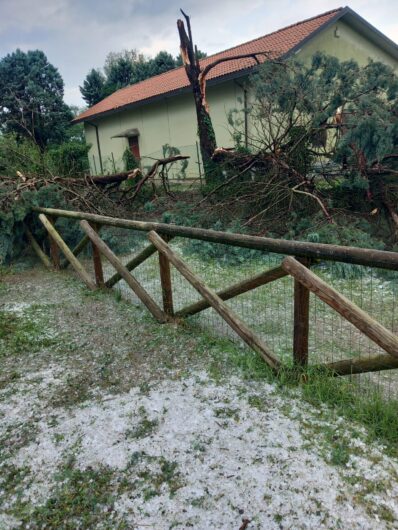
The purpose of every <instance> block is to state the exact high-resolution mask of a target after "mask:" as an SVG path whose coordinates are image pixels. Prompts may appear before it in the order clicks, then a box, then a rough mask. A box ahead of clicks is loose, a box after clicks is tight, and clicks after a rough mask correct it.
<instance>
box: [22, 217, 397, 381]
mask: <svg viewBox="0 0 398 530" xmlns="http://www.w3.org/2000/svg"><path fill="white" fill-rule="evenodd" d="M35 211H36V212H37V213H38V214H39V219H40V221H41V223H42V224H43V226H44V227H45V229H46V230H47V232H48V235H49V240H50V245H49V246H50V258H49V257H48V256H47V255H46V254H45V253H44V252H43V250H42V249H41V247H40V245H39V244H38V243H37V241H36V240H35V239H34V237H33V235H32V233H31V232H30V231H29V229H28V228H26V234H27V238H28V240H29V242H30V244H31V246H32V248H33V249H34V251H35V252H36V253H37V255H38V256H39V258H40V259H41V261H42V262H43V264H44V265H45V266H46V267H51V268H55V269H60V268H65V267H67V266H68V265H69V264H70V265H71V266H72V267H73V268H74V269H75V271H76V273H77V274H78V276H79V278H80V279H81V280H82V281H83V282H84V283H85V285H86V286H87V287H88V288H89V289H91V290H95V289H98V288H112V287H113V286H115V285H116V284H117V283H118V282H119V281H120V280H121V279H123V280H124V281H125V282H126V283H127V285H128V286H129V287H130V288H131V289H132V291H133V292H134V293H135V295H136V296H137V297H138V298H139V299H140V300H141V302H142V303H143V304H144V305H145V307H146V308H147V309H148V311H149V312H150V313H151V314H152V315H153V317H154V318H155V319H156V320H157V321H159V322H160V323H165V322H169V321H175V320H178V319H180V318H185V317H189V316H190V315H194V314H197V313H199V312H201V311H203V310H205V309H207V308H208V307H212V308H213V309H214V310H215V311H216V312H217V313H218V314H219V315H220V316H221V318H222V319H223V320H224V321H225V322H226V323H227V324H228V325H229V326H230V327H231V328H232V329H233V330H234V331H235V332H236V333H237V334H238V335H239V336H240V337H241V339H242V340H243V341H244V342H245V343H246V344H247V345H248V346H249V347H250V348H252V349H253V350H255V351H256V352H258V353H259V354H260V355H261V356H262V357H263V359H264V360H265V362H266V363H267V364H268V365H269V366H270V367H271V368H272V369H273V370H276V371H277V370H278V369H280V368H281V366H282V363H281V361H280V360H279V359H278V358H277V356H276V355H275V354H274V352H273V351H272V349H271V348H270V347H269V345H268V344H266V343H265V342H264V340H263V339H261V338H260V337H259V336H258V335H257V334H256V333H254V332H253V331H252V330H251V329H250V328H249V327H248V326H247V324H246V323H245V322H243V321H242V320H241V318H240V317H239V316H238V315H237V314H236V313H235V312H234V311H233V310H232V309H231V308H230V307H229V306H228V305H227V304H226V303H225V301H226V300H229V299H231V298H234V297H236V296H239V295H241V294H243V293H246V292H248V291H251V290H253V289H256V288H258V287H260V286H263V285H266V284H269V283H271V282H275V281H277V280H278V279H280V278H282V277H284V276H288V275H290V276H291V277H292V278H293V280H294V327H293V351H292V356H293V362H294V364H295V365H296V366H298V367H305V366H306V365H307V364H308V336H309V329H310V322H309V307H310V306H309V304H310V296H309V295H310V292H312V293H314V295H315V296H317V297H318V298H319V299H320V300H322V301H323V302H324V303H326V304H327V305H329V306H330V307H331V308H332V309H333V310H335V311H336V312H337V313H339V314H340V315H341V316H342V317H343V318H344V319H346V320H347V321H348V322H350V323H351V324H353V325H354V326H355V327H356V328H357V329H358V330H359V331H360V332H361V333H363V334H364V335H365V336H366V337H368V338H369V339H370V340H371V341H373V342H374V343H376V344H377V345H378V346H379V347H380V348H382V349H383V350H384V351H385V352H386V353H385V354H382V355H376V356H373V357H371V358H367V359H362V358H357V359H346V360H341V361H338V362H333V363H326V364H323V365H322V366H323V367H325V368H326V369H328V370H329V371H330V374H331V375H348V374H359V373H365V372H374V371H380V370H389V369H394V368H398V337H397V336H396V335H394V334H393V333H392V332H391V331H390V330H388V329H387V328H385V327H384V326H383V325H382V324H380V323H379V322H377V321H376V320H375V319H373V318H372V317H371V316H370V315H368V314H367V313H366V312H365V311H363V310H362V309H361V308H360V307H358V306H357V305H356V304H354V303H353V302H352V301H350V300H349V299H348V298H346V297H345V296H343V295H342V294H341V293H340V292H338V291H337V290H336V289H335V288H333V287H332V286H331V285H329V284H327V283H326V282H325V281H323V280H322V279H321V278H319V277H318V276H317V275H316V274H314V273H313V272H312V271H311V265H312V264H313V263H314V261H316V260H329V261H339V262H344V263H352V264H358V265H365V266H369V267H379V268H383V269H390V270H396V271H398V253H395V252H386V251H379V250H372V249H359V248H353V247H344V246H338V245H325V244H317V243H307V242H299V241H287V240H279V239H270V238H265V237H256V236H248V235H243V234H232V233H225V232H218V231H214V230H205V229H200V228H191V227H185V226H176V225H169V224H163V223H154V222H141V221H132V220H126V219H119V218H113V217H106V216H101V215H96V214H89V213H84V212H74V211H66V210H58V209H52V208H35ZM59 217H63V218H69V219H74V220H79V221H80V226H81V228H82V230H83V231H84V233H85V236H84V237H83V239H82V240H81V242H80V243H79V244H78V245H77V246H76V247H75V248H74V249H70V248H69V247H68V246H67V245H66V243H65V242H64V240H63V239H62V237H61V235H60V234H59V233H58V231H57V230H56V229H55V227H54V224H55V221H56V219H57V218H59ZM102 226H113V227H121V228H126V229H130V230H137V231H144V232H147V233H148V239H149V242H150V243H149V245H148V246H147V247H145V248H144V250H142V251H141V252H139V253H138V254H136V255H135V256H134V257H133V258H132V259H130V260H129V261H128V262H127V263H126V264H123V263H122V262H121V260H120V259H119V258H118V257H117V256H116V255H115V254H114V253H113V252H112V250H111V249H110V248H109V246H108V245H107V244H106V243H105V242H104V241H103V240H102V239H101V237H100V235H99V231H100V229H101V227H102ZM173 237H183V238H188V239H197V240H202V241H209V242H213V243H223V244H225V245H233V246H237V247H244V248H250V249H256V250H262V251H265V252H274V253H277V254H283V255H286V257H285V258H284V259H283V260H282V261H281V263H280V265H279V266H278V267H275V268H273V269H270V270H266V271H264V272H262V273H260V274H257V275H255V276H253V277H251V278H248V279H245V280H243V281H240V282H238V283H235V284H233V285H231V286H230V287H228V288H226V289H223V290H221V291H218V292H215V291H213V290H212V289H210V288H209V287H208V286H207V285H206V284H205V283H204V282H203V281H202V280H201V279H200V278H199V277H198V276H197V275H196V274H195V273H194V272H193V271H192V270H191V269H190V268H189V267H188V265H187V264H186V263H185V261H184V260H183V259H182V258H181V257H180V256H179V255H178V254H177V253H176V252H175V251H174V250H173V249H172V248H171V247H170V245H169V242H170V240H171V239H172V238H173ZM87 244H91V245H92V251H93V252H92V255H93V264H94V276H95V278H92V277H91V276H90V274H89V273H88V272H87V271H86V270H85V268H84V267H83V265H82V263H81V262H80V261H79V260H78V258H77V256H78V255H79V254H80V252H81V251H82V250H83V249H84V248H85V247H86V246H87ZM156 252H157V253H158V255H159V275H160V283H161V289H162V301H163V304H162V307H161V306H159V305H158V304H157V302H156V301H155V300H154V299H153V298H152V297H151V295H150V294H149V293H148V292H147V291H146V290H145V288H144V287H143V286H142V285H141V284H140V283H139V282H138V281H137V279H136V278H135V277H134V276H133V274H132V273H131V271H133V270H134V269H135V268H137V267H138V266H139V265H140V264H142V263H143V262H144V261H145V260H147V259H148V258H149V257H150V256H152V255H153V254H155V253H156ZM60 253H62V254H63V255H64V257H65V258H66V261H64V262H62V261H61V258H60ZM101 255H102V256H104V257H105V258H106V259H107V260H108V261H109V263H110V264H111V265H112V266H113V268H114V269H115V273H114V274H113V276H111V277H110V278H109V279H108V280H107V281H105V280H104V274H103V271H102V262H101ZM170 265H172V266H173V267H175V269H176V270H177V271H178V272H179V273H180V274H181V275H182V276H183V277H184V278H185V279H186V280H187V281H188V282H189V283H190V284H191V285H192V287H193V288H194V289H195V290H196V291H197V292H198V293H200V295H201V297H202V299H201V300H199V301H198V302H195V303H193V304H190V305H188V306H186V307H184V308H183V309H180V310H179V311H177V312H175V311H174V303H173V286H172V280H171V272H170Z"/></svg>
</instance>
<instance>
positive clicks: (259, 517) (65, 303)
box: [0, 267, 398, 530]
mask: <svg viewBox="0 0 398 530" xmlns="http://www.w3.org/2000/svg"><path fill="white" fill-rule="evenodd" d="M239 355H240V356H241V355H248V356H250V355H251V356H252V355H253V354H252V353H251V352H245V351H243V350H241V349H239V347H238V346H237V345H234V344H232V343H230V342H229V341H228V340H226V339H222V340H221V339H220V340H217V339H214V338H211V337H209V336H207V335H206V334H204V333H203V332H199V330H198V329H197V328H195V327H193V326H190V325H188V324H180V325H171V324H167V325H159V324H157V323H156V322H154V321H153V320H152V319H151V317H150V316H149V315H148V314H147V313H146V312H145V310H144V309H143V308H142V307H141V306H135V305H134V304H132V303H128V302H125V301H123V300H120V298H119V297H118V296H115V295H114V294H112V293H103V292H95V293H89V292H88V291H87V290H86V289H85V288H84V287H82V286H81V285H80V284H79V282H78V281H77V280H76V279H74V278H73V277H72V276H71V275H69V274H67V273H51V272H48V271H44V270H43V269H41V268H39V267H36V268H34V269H27V270H21V271H19V272H12V273H10V274H6V275H3V276H2V278H1V283H0V358H1V368H0V467H1V471H0V504H1V506H0V509H1V515H0V528H1V529H11V528H33V529H35V528H51V529H53V528H54V529H58V528H65V529H75V528H87V529H92V528H93V529H94V528H98V529H115V528H116V529H137V530H145V529H147V528H153V529H156V530H166V529H172V528H180V529H186V528H194V529H199V530H202V529H203V530H205V529H206V530H207V529H210V528H212V529H217V530H221V529H222V530H224V529H228V530H230V529H231V530H244V529H248V530H252V529H271V530H273V529H322V528H324V529H358V530H359V529H384V528H389V529H390V528H398V483H397V476H398V474H397V473H398V462H397V461H396V459H394V458H392V457H390V456H388V454H387V452H386V450H385V448H384V447H382V446H381V445H376V444H369V443H368V442H366V431H365V430H364V429H363V427H361V426H359V425H351V426H350V427H347V425H346V423H345V422H344V421H343V419H342V418H339V417H336V416H335V415H334V414H333V411H331V410H329V409H327V408H326V407H324V408H320V409H318V410H314V409H313V408H312V407H310V405H309V404H307V403H305V402H304V401H302V400H301V399H300V396H299V393H298V391H289V392H287V391H286V392H282V391H281V390H280V388H279V387H277V386H276V385H275V384H273V383H270V382H269V381H267V380H261V379H250V378H248V377H247V374H246V375H245V373H243V372H242V371H241V370H240V369H239V368H237V365H236V363H234V362H233V359H234V358H236V357H237V356H239Z"/></svg>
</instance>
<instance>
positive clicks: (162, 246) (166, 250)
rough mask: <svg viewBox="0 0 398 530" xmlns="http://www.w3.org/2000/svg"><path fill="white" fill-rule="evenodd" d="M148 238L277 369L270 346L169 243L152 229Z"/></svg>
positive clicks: (273, 367) (277, 365)
mask: <svg viewBox="0 0 398 530" xmlns="http://www.w3.org/2000/svg"><path fill="white" fill-rule="evenodd" d="M148 238H149V240H150V241H151V243H153V245H155V247H156V248H157V249H158V251H159V252H161V253H162V254H163V255H164V256H165V257H166V258H167V259H168V260H169V261H170V263H172V265H174V267H175V268H176V269H177V270H178V271H179V272H180V274H182V276H184V278H185V279H186V280H187V281H188V282H189V283H190V284H191V285H192V287H194V288H195V289H196V290H197V291H198V292H199V293H200V294H201V295H202V296H203V298H204V299H205V300H207V301H208V302H209V303H210V305H211V306H212V307H213V309H215V311H217V313H218V314H219V315H220V316H221V317H222V318H223V319H224V320H225V322H226V323H227V324H228V325H229V326H230V327H231V328H232V329H233V330H234V331H235V332H236V333H237V334H238V335H239V336H240V337H241V339H242V340H243V341H244V342H245V343H246V344H247V345H248V346H250V347H251V348H252V349H253V350H255V351H256V352H258V353H259V354H260V355H261V356H262V357H263V359H264V360H265V362H266V363H267V364H268V365H269V366H270V367H271V368H272V369H274V370H277V369H278V368H279V367H280V365H281V363H280V361H279V360H278V359H277V358H276V357H275V356H274V353H273V352H272V351H271V350H270V348H269V347H268V346H267V345H266V344H265V343H264V342H263V341H262V340H261V339H260V338H259V337H258V336H257V335H256V334H255V333H253V332H252V331H251V330H250V329H249V328H248V327H247V326H246V324H245V323H244V322H243V321H242V320H241V319H240V318H239V317H238V315H236V314H235V312H234V311H232V309H230V308H229V307H228V306H227V304H225V303H224V302H223V300H221V298H220V297H219V296H218V295H217V294H216V293H215V292H214V291H213V290H211V289H210V288H209V287H207V286H206V285H205V284H204V283H203V281H202V280H201V279H200V278H198V276H197V275H196V274H195V273H193V272H192V271H191V269H190V268H189V267H188V266H187V265H186V264H185V263H184V261H183V260H182V259H181V258H180V257H179V256H178V255H177V254H175V252H174V251H173V250H171V248H170V247H169V245H168V244H167V243H166V242H165V241H164V240H163V239H162V238H161V237H160V236H159V235H158V234H157V233H156V232H154V231H151V232H149V234H148Z"/></svg>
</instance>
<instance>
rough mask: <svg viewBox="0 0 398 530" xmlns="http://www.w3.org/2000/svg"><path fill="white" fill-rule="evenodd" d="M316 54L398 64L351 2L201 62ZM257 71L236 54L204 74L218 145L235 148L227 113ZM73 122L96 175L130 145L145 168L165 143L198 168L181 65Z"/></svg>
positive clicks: (193, 172) (397, 50) (116, 163)
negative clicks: (79, 128) (81, 132)
mask: <svg viewBox="0 0 398 530" xmlns="http://www.w3.org/2000/svg"><path fill="white" fill-rule="evenodd" d="M316 51H323V52H325V53H328V54H331V55H334V56H336V57H338V58H339V59H340V60H347V59H355V60H356V61H357V62H358V63H359V64H366V63H367V62H368V61H369V59H373V60H378V61H382V62H384V63H386V64H388V65H390V66H392V67H393V68H394V69H398V46H397V45H396V44H395V43H394V42H392V41H391V40H390V39H388V38H387V37H386V36H384V35H383V34H382V33H380V31H378V30H377V29H376V28H374V27H373V26H372V25H371V24H369V23H368V22H367V21H366V20H364V19H363V18H361V17H360V16H359V15H358V14H357V13H355V12H354V11H352V10H351V9H350V8H349V7H344V8H338V9H334V10H333V11H328V12H327V13H323V14H321V15H318V16H316V17H313V18H310V19H307V20H304V21H302V22H298V23H296V24H292V25H291V26H288V27H285V28H283V29H280V30H278V31H275V32H273V33H270V34H268V35H265V36H263V37H259V38H257V39H255V40H252V41H249V42H246V43H244V44H240V45H239V46H235V47H233V48H230V49H228V50H225V51H223V52H220V53H217V54H215V55H212V56H211V57H207V58H205V59H203V60H202V61H201V63H202V64H203V65H206V64H208V63H210V62H213V61H215V60H217V59H218V58H222V57H233V56H236V55H242V54H247V53H260V52H271V53H272V54H273V55H274V56H276V57H287V56H292V55H295V56H297V58H299V59H300V60H302V61H303V62H305V61H306V60H309V59H310V57H311V56H312V55H313V54H314V53H315V52H316ZM259 59H260V60H261V57H260V56H259ZM255 68H256V62H255V61H254V59H252V58H244V59H237V60H232V61H227V62H223V63H221V64H219V65H218V66H216V67H215V68H213V69H212V70H211V71H210V73H209V75H208V78H207V79H208V82H207V100H208V103H209V106H210V115H211V117H212V121H213V125H214V129H215V133H216V138H217V144H218V145H219V146H223V147H228V146H231V145H232V137H231V131H230V130H229V126H228V121H227V115H228V112H229V111H230V110H233V109H242V108H243V106H244V105H245V104H246V102H247V91H246V88H245V80H247V77H248V75H250V73H252V72H253V70H254V69H255ZM74 122H75V123H79V122H84V129H85V135H86V139H87V142H88V143H90V144H91V149H90V152H89V158H90V167H91V172H92V173H93V174H96V173H99V172H108V173H109V172H110V173H112V172H114V171H115V170H120V169H122V168H123V163H122V157H123V153H124V151H125V149H126V148H127V147H128V148H129V149H131V151H132V152H133V154H134V155H135V156H136V157H137V158H140V159H141V164H142V165H143V166H144V167H146V166H148V165H150V164H151V163H152V162H153V159H154V158H162V157H163V153H162V146H164V145H166V144H168V145H170V146H173V147H178V148H179V149H180V151H181V153H182V154H187V155H190V156H191V159H190V162H189V166H188V168H187V171H186V175H188V176H191V177H192V176H197V175H198V173H199V170H200V156H199V150H198V144H197V124H196V114H195V107H194V102H193V96H192V93H191V88H190V86H189V82H188V79H187V76H186V73H185V70H184V68H183V67H181V68H176V69H174V70H170V71H168V72H165V73H163V74H161V75H158V76H155V77H152V78H150V79H147V80H145V81H142V82H140V83H137V84H135V85H131V86H128V87H126V88H122V89H120V90H118V91H116V92H114V93H113V94H111V95H110V96H108V97H107V98H105V99H104V100H102V101H100V102H99V103H97V104H96V105H94V106H92V107H91V108H89V109H88V110H86V111H85V112H83V113H82V114H80V115H79V116H78V117H77V118H76V119H75V120H74ZM245 127H248V125H247V124H246V125H245ZM245 132H247V131H245Z"/></svg>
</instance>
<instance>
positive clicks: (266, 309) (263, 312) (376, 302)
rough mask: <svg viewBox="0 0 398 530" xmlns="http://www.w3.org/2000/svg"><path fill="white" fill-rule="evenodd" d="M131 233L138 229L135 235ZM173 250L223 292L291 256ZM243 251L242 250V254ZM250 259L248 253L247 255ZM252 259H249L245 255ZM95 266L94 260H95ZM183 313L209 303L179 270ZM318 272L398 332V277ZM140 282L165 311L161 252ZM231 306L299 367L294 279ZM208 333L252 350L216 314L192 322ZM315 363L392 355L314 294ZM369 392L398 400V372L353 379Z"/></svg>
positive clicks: (350, 269) (188, 244)
mask: <svg viewBox="0 0 398 530" xmlns="http://www.w3.org/2000/svg"><path fill="white" fill-rule="evenodd" d="M129 232H130V231H129ZM147 244H148V239H147V237H146V234H143V233H139V234H138V235H137V237H136V240H135V243H134V251H133V252H132V253H126V254H125V255H123V256H122V261H123V262H127V261H128V260H129V259H130V258H131V256H132V255H133V254H134V253H137V252H138V251H139V249H140V248H143V247H144V246H145V245H147ZM169 245H170V246H171V247H172V249H173V250H174V251H175V252H176V253H177V254H179V255H180V256H181V257H182V258H183V259H184V261H185V263H186V264H187V265H188V266H189V267H190V268H191V269H192V270H193V271H194V272H195V273H196V274H197V275H198V276H199V277H200V278H201V279H202V280H203V281H204V282H205V283H206V285H208V286H209V287H210V288H212V289H213V290H214V291H219V290H221V289H223V288H225V287H228V286H230V285H231V284H234V283H236V282H239V281H241V280H243V279H246V278H250V277H252V276H253V275H255V274H258V273H260V272H263V271H266V270H269V269H272V268H274V267H277V266H278V265H280V263H281V261H282V259H283V258H284V256H283V255H278V254H273V253H266V252H262V251H254V250H250V252H246V253H245V252H242V253H240V252H236V253H235V254H234V253H232V255H231V250H230V248H231V247H227V246H226V245H221V244H218V243H209V242H206V243H205V244H203V242H200V241H195V242H192V240H187V239H182V238H179V237H176V238H174V239H173V240H172V241H170V243H169ZM238 250H242V249H238ZM241 254H242V255H241ZM245 254H246V255H245ZM86 264H87V266H88V267H90V266H92V265H91V261H88V260H87V263H86ZM103 265H104V274H105V279H107V278H109V277H110V276H112V275H113V274H114V272H115V271H114V269H113V267H112V266H111V265H110V264H109V263H107V262H106V260H103ZM171 269H172V285H173V301H174V308H175V311H176V312H178V311H179V310H180V309H182V308H183V307H185V306H187V305H190V304H192V303H193V302H195V301H198V300H200V299H201V296H200V294H199V293H198V292H197V291H196V290H195V289H194V288H193V287H192V286H191V285H190V284H189V283H188V282H187V281H186V280H185V279H184V278H183V277H182V276H181V274H180V273H179V272H178V271H177V270H176V269H175V268H174V267H173V266H172V267H171ZM311 270H312V271H313V272H314V273H315V274H316V275H317V276H319V277H320V278H322V279H324V280H325V281H326V282H327V283H328V284H329V285H331V286H332V287H334V288H335V289H336V290H338V291H339V292H340V293H341V294H343V295H344V296H346V297H347V298H348V299H349V300H351V301H352V302H354V303H355V304H356V305H358V306H359V307H360V308H362V309H363V310H364V311H366V312H367V313H368V314H369V315H370V316H372V317H373V318H374V319H376V320H378V321H379V322H380V323H381V324H383V325H384V326H385V327H386V328H387V329H389V330H391V331H392V332H394V333H397V332H398V316H397V293H398V271H392V270H384V269H377V268H371V267H365V266H361V265H349V264H344V263H338V262H321V263H317V264H315V265H314V266H312V267H311ZM132 274H133V275H134V276H135V278H136V279H137V280H138V281H139V282H140V283H141V285H142V286H143V287H144V288H145V289H146V290H147V291H148V293H149V294H150V295H151V296H152V297H153V299H154V300H155V301H156V302H157V303H158V304H159V305H160V306H161V305H162V289H161V283H160V275H159V258H158V254H157V253H155V254H153V255H152V256H151V257H150V258H148V259H147V260H146V261H144V263H142V264H141V265H139V267H138V268H136V269H134V270H133V271H132ZM114 289H116V290H117V291H118V292H119V293H120V294H121V296H122V297H123V298H124V299H126V300H129V301H131V302H132V303H134V304H136V305H141V302H140V300H139V299H138V298H137V297H136V296H135V294H134V293H133V292H132V291H131V289H130V288H129V287H128V286H127V284H126V283H125V282H124V281H123V280H121V281H119V282H118V283H117V284H116V285H115V287H114ZM226 303H227V305H228V306H229V307H230V308H231V309H233V310H234V311H235V312H236V313H237V314H238V315H239V317H240V318H241V319H242V320H243V321H244V322H245V323H246V324H247V325H248V326H249V327H250V328H251V329H252V330H253V331H254V332H255V333H256V334H257V335H258V336H260V337H261V338H262V339H263V340H264V342H265V343H266V344H267V345H268V346H269V347H270V348H271V349H272V350H273V352H274V353H275V355H276V356H277V357H278V358H280V360H281V361H286V362H290V363H291V359H292V349H293V324H294V320H293V309H294V280H293V278H292V277H291V276H285V277H283V278H280V279H278V280H276V281H273V282H272V283H269V284H267V285H263V286H261V287H258V288H256V289H254V290H251V291H249V292H246V293H244V294H241V295H239V296H237V297H235V298H233V299H230V300H228V301H227V302H226ZM188 318H189V320H190V321H191V322H193V323H195V325H197V326H198V327H200V328H202V329H203V330H205V331H206V332H208V333H210V334H213V335H214V336H218V337H226V338H229V339H230V340H232V341H233V342H235V343H237V344H238V345H240V346H242V347H246V345H244V343H243V342H242V340H241V339H240V337H239V336H238V335H237V334H236V333H235V332H234V331H233V330H232V329H231V328H230V327H229V326H228V325H227V324H226V322H225V321H224V320H223V319H222V318H221V317H220V316H219V315H218V314H217V313H216V312H215V311H214V309H212V308H208V309H205V310H204V311H202V312H201V313H199V314H197V315H194V316H191V317H188ZM309 320H310V332H309V364H310V365H311V364H314V365H315V364H320V363H328V362H334V361H338V360H343V359H351V358H352V359H357V358H361V359H365V358H370V357H373V356H375V355H379V354H382V353H385V352H384V351H383V350H382V349H381V348H380V347H379V346H377V344H375V343H374V342H373V341H371V340H370V339H368V338H367V337H366V336H365V335H364V334H363V333H361V332H360V331H359V330H357V329H356V328H355V327H354V326H353V325H352V324H350V323H349V322H348V321H347V320H345V319H344V318H343V317H341V316H340V315H339V314H338V313H337V312H336V311H334V310H333V309H332V308H331V307H329V306H328V305H326V304H325V303H324V302H322V301H321V300H320V299H319V298H318V297H317V296H315V295H314V294H312V293H311V294H310V319H309ZM350 377H351V380H352V382H353V384H354V385H355V386H356V387H357V388H358V389H360V390H361V391H374V390H378V391H380V392H382V393H383V394H384V395H385V396H386V397H398V390H397V388H398V386H397V383H398V369H397V370H386V371H379V372H373V373H366V374H361V375H355V376H350Z"/></svg>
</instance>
